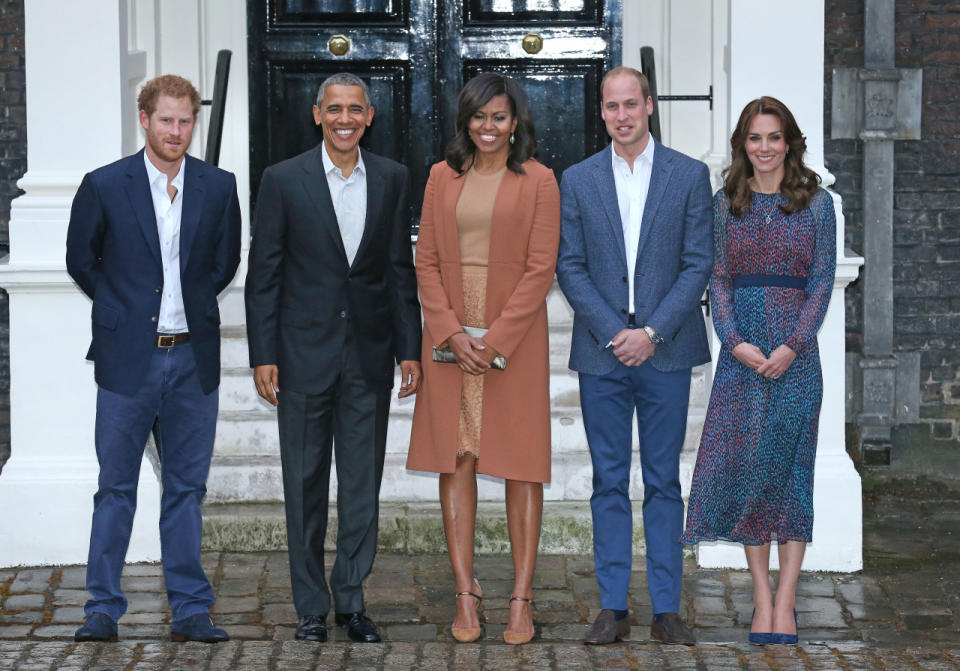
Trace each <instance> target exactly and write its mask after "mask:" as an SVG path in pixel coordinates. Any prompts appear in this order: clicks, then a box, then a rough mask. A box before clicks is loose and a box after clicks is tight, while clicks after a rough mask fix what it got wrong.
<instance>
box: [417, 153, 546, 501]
mask: <svg viewBox="0 0 960 671" xmlns="http://www.w3.org/2000/svg"><path fill="white" fill-rule="evenodd" d="M523 169H524V171H525V173H526V174H523V175H518V174H517V173H514V172H513V171H511V170H509V169H507V171H506V172H505V173H504V175H503V179H502V181H501V182H500V188H499V190H498V191H497V197H496V200H495V201H494V205H493V218H492V222H491V226H490V257H489V262H488V266H487V294H486V308H485V313H486V314H485V316H486V323H487V326H488V328H489V331H488V333H487V335H486V337H485V340H486V342H487V343H489V344H490V345H491V346H493V347H494V348H495V349H496V350H497V351H498V352H499V353H500V354H502V355H503V356H505V357H506V359H507V367H506V370H503V371H498V370H490V371H487V372H486V373H485V375H486V379H485V380H484V383H483V385H484V386H483V415H482V419H481V430H480V448H479V452H480V456H479V458H478V459H477V472H479V473H485V474H487V475H492V476H495V477H500V478H507V479H511V480H525V481H528V482H549V481H550V363H549V343H548V339H547V305H546V297H547V292H548V291H549V290H550V287H551V285H552V284H553V275H554V270H555V267H556V263H557V247H558V245H559V240H560V191H559V189H558V188H557V180H556V178H555V177H554V175H553V171H552V170H550V169H549V168H547V167H545V166H543V165H542V164H540V163H538V162H537V161H535V160H532V159H531V160H529V161H527V162H526V163H524V164H523ZM463 183H464V178H463V177H462V176H460V175H458V174H457V173H456V171H454V170H453V169H452V168H451V167H450V166H448V165H447V164H446V163H445V162H443V163H437V164H436V165H434V166H433V168H432V169H431V170H430V179H429V180H428V181H427V188H426V192H425V193H424V197H423V212H422V215H421V218H420V235H419V239H418V241H417V253H416V268H417V284H418V286H419V289H420V303H421V305H422V308H423V318H424V329H423V351H422V359H421V360H422V362H423V384H422V385H421V387H420V391H419V392H418V393H417V402H416V408H415V410H414V413H413V433H412V435H411V438H410V453H409V455H408V457H407V468H409V469H412V470H417V471H430V472H433V473H452V472H453V471H454V470H455V469H456V461H457V444H458V434H459V420H460V394H461V384H462V379H463V375H464V373H463V372H462V371H461V370H460V367H459V366H457V365H456V364H449V363H435V362H434V361H433V359H432V356H433V345H435V344H439V343H442V342H444V341H445V340H447V339H448V338H449V337H450V336H451V335H453V334H454V333H456V332H457V331H460V325H461V324H463V322H464V311H463V289H462V286H461V275H460V273H461V268H460V243H459V237H458V234H457V225H456V208H457V199H458V198H459V197H460V190H461V189H462V188H463Z"/></svg>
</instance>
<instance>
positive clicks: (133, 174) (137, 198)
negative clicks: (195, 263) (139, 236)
mask: <svg viewBox="0 0 960 671" xmlns="http://www.w3.org/2000/svg"><path fill="white" fill-rule="evenodd" d="M143 151H144V150H143V149H141V150H140V151H138V152H137V153H136V154H134V155H133V156H131V157H130V163H129V166H128V168H127V183H126V185H125V190H126V192H127V197H128V198H129V199H130V205H131V207H133V211H134V213H135V214H136V217H137V223H138V224H139V225H140V231H141V232H142V233H143V237H144V240H145V241H146V243H147V247H149V248H150V252H151V253H152V254H153V258H154V259H155V260H156V262H157V263H158V264H162V263H163V262H162V260H161V258H160V233H159V232H158V231H157V215H156V213H154V211H153V197H152V196H151V195H150V182H149V181H148V180H147V168H146V166H145V165H144V164H143V161H144V158H143Z"/></svg>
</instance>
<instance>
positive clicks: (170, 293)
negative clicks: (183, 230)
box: [143, 151, 187, 333]
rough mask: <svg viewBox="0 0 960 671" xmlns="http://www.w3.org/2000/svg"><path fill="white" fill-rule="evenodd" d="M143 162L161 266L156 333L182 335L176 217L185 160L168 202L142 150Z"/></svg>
mask: <svg viewBox="0 0 960 671" xmlns="http://www.w3.org/2000/svg"><path fill="white" fill-rule="evenodd" d="M143 162H144V163H145V164H146V166H147V181H148V182H149V183H150V196H151V197H152V199H153V213H154V214H155V215H156V217H157V234H158V236H159V238H160V261H161V262H162V264H163V287H161V288H160V292H161V293H160V315H159V317H158V318H157V332H158V333H186V331H187V313H186V311H185V310H184V308H183V290H182V287H181V284H180V218H181V215H182V214H183V174H184V171H185V170H186V168H187V160H186V157H184V158H183V160H182V161H181V162H180V171H179V172H177V176H176V177H174V178H173V179H172V180H170V184H171V185H172V186H173V188H175V189H176V190H177V193H176V194H175V195H174V197H173V200H170V195H169V194H168V193H167V176H166V175H165V174H164V173H162V172H160V171H159V170H158V169H157V168H156V166H154V165H153V163H151V162H150V158H149V157H148V156H147V152H146V151H144V152H143Z"/></svg>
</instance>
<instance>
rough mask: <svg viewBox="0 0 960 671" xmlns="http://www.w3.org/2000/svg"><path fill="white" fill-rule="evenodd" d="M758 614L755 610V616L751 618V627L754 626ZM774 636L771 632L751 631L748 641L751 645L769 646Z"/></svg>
mask: <svg viewBox="0 0 960 671" xmlns="http://www.w3.org/2000/svg"><path fill="white" fill-rule="evenodd" d="M756 614H757V609H756V608H754V609H753V615H751V616H750V626H751V627H752V626H753V618H754V615H756ZM771 636H773V634H771V633H770V632H759V631H758V632H753V631H751V632H750V633H749V634H748V635H747V640H748V641H750V645H767V644H768V643H771V642H772V641H771V640H770V637H771Z"/></svg>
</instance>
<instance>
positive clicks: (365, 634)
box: [334, 611, 380, 643]
mask: <svg viewBox="0 0 960 671" xmlns="http://www.w3.org/2000/svg"><path fill="white" fill-rule="evenodd" d="M334 619H335V620H336V622H337V624H338V625H340V626H341V627H344V626H345V627H346V628H347V636H349V637H350V639H351V640H353V641H356V642H357V643H379V642H380V628H379V627H377V623H376V622H374V621H373V620H371V619H370V618H369V617H367V614H366V613H364V612H363V611H360V612H358V613H337V614H336V616H335V617H334Z"/></svg>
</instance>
